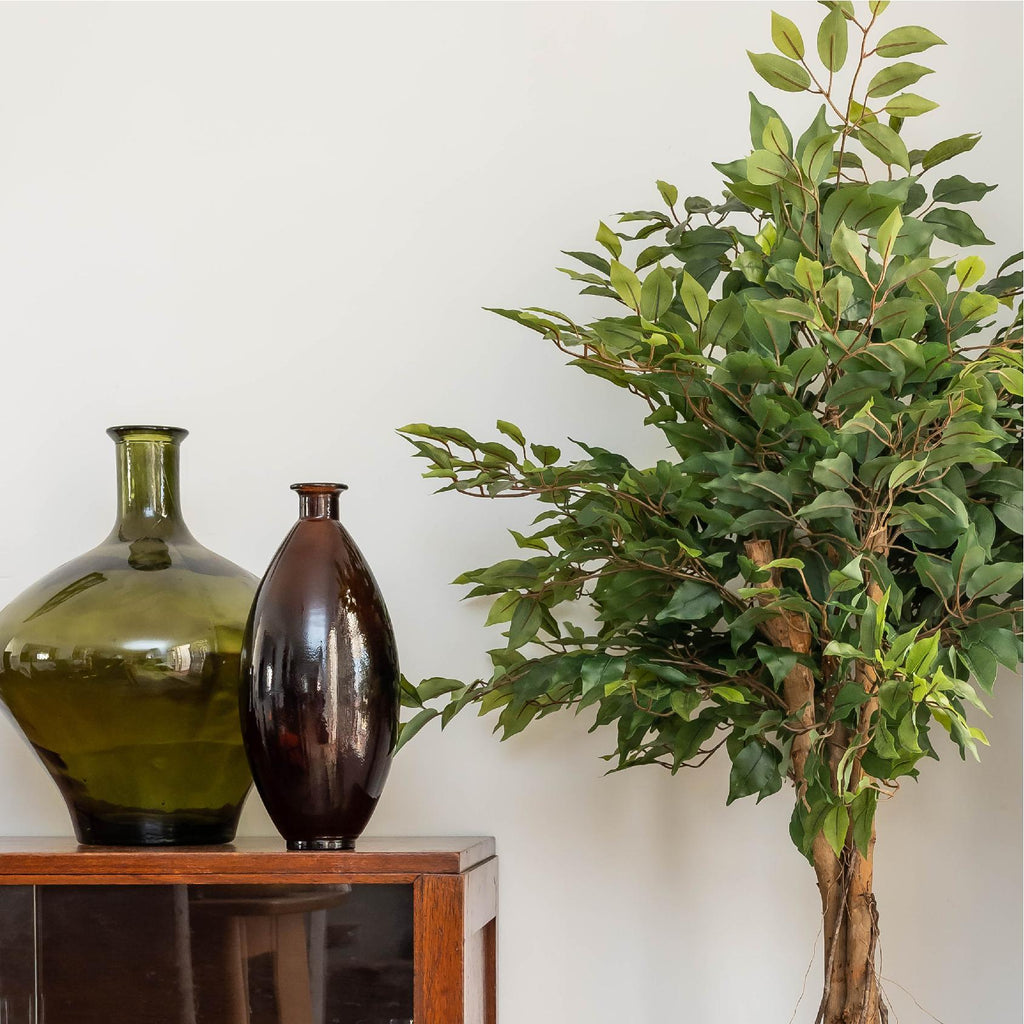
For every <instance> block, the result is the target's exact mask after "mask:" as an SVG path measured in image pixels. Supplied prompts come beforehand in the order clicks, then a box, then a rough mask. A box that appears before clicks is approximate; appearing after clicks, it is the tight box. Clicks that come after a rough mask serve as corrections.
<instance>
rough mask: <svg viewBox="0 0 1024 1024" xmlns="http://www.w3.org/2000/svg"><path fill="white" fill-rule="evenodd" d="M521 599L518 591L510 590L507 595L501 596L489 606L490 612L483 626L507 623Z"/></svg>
mask: <svg viewBox="0 0 1024 1024" xmlns="http://www.w3.org/2000/svg"><path fill="white" fill-rule="evenodd" d="M521 599H522V595H521V594H520V593H519V591H518V590H510V591H509V592H508V593H507V594H502V595H501V596H500V597H498V599H497V600H496V601H495V602H494V604H492V605H491V611H490V613H489V614H488V616H487V621H486V622H485V623H484V625H485V626H493V625H495V623H498V622H508V621H509V620H510V619H511V618H512V613H513V612H514V611H515V607H516V605H517V604H519V601H520V600H521Z"/></svg>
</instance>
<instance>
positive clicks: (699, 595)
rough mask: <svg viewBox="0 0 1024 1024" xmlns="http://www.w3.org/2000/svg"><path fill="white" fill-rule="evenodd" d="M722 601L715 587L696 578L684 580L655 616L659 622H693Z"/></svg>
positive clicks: (707, 613) (708, 612) (711, 610)
mask: <svg viewBox="0 0 1024 1024" xmlns="http://www.w3.org/2000/svg"><path fill="white" fill-rule="evenodd" d="M721 603H722V598H721V596H720V595H719V593H718V591H717V590H715V588H714V587H709V586H708V585H707V584H704V583H698V582H697V581H696V580H684V581H683V582H682V583H680V584H679V586H678V587H676V590H675V593H674V594H673V595H672V599H671V600H670V601H669V603H668V604H667V605H665V607H664V608H663V609H662V610H661V611H660V612H658V614H657V615H656V616H655V618H656V620H657V621H658V622H691V621H693V620H694V619H702V618H704V616H705V615H709V614H710V613H711V612H713V611H714V610H715V609H716V608H718V607H719V606H720V605H721Z"/></svg>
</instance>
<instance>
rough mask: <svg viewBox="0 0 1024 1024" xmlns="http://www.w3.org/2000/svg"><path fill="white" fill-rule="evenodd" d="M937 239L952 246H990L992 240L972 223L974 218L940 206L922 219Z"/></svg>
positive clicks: (961, 211)
mask: <svg viewBox="0 0 1024 1024" xmlns="http://www.w3.org/2000/svg"><path fill="white" fill-rule="evenodd" d="M923 220H924V222H925V223H926V224H928V225H929V227H931V229H932V231H934V232H935V236H936V237H937V238H942V239H944V240H945V241H947V242H952V243H953V244H954V245H992V239H991V238H987V237H986V236H985V232H984V231H982V230H981V228H979V227H978V225H977V224H975V223H974V218H973V217H971V215H970V214H969V213H966V212H964V211H963V210H951V209H949V208H948V207H945V206H940V207H937V208H936V209H934V210H929V211H928V212H927V213H926V214H925V215H924V218H923Z"/></svg>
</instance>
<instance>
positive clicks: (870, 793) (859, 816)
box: [850, 787, 878, 857]
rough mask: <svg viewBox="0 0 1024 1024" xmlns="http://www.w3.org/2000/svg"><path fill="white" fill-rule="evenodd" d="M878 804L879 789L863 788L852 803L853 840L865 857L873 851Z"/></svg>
mask: <svg viewBox="0 0 1024 1024" xmlns="http://www.w3.org/2000/svg"><path fill="white" fill-rule="evenodd" d="M877 806H878V790H877V789H872V788H870V787H869V788H867V789H862V790H861V791H860V792H859V793H858V794H857V795H856V796H855V797H854V798H853V803H851V804H850V814H851V816H852V818H853V841H854V843H855V844H856V846H857V849H858V850H860V852H861V855H862V856H864V857H867V856H869V854H870V852H871V834H872V826H873V825H874V821H875V808H876V807H877Z"/></svg>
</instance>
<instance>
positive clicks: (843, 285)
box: [821, 274, 853, 316]
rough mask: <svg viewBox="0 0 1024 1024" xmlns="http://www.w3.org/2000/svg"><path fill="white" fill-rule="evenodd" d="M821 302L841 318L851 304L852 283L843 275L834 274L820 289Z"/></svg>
mask: <svg viewBox="0 0 1024 1024" xmlns="http://www.w3.org/2000/svg"><path fill="white" fill-rule="evenodd" d="M821 302H822V305H824V306H825V307H826V308H827V309H830V310H832V312H833V313H836V314H839V315H840V316H841V315H842V314H843V313H845V312H846V310H847V309H848V308H849V306H850V305H851V303H852V302H853V282H852V281H851V280H850V279H849V278H848V277H847V276H846V275H845V274H836V276H835V277H833V278H830V279H829V280H828V281H826V282H825V287H824V288H822V289H821Z"/></svg>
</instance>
